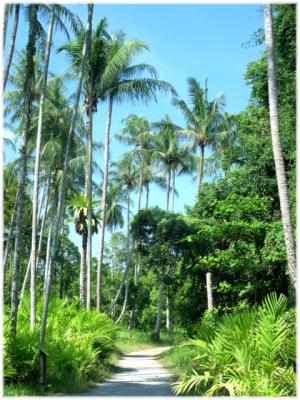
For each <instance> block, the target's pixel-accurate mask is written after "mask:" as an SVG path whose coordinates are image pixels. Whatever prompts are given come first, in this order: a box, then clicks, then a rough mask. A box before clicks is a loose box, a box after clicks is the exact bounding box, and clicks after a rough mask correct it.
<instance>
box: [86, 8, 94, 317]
mask: <svg viewBox="0 0 300 400" xmlns="http://www.w3.org/2000/svg"><path fill="white" fill-rule="evenodd" d="M93 9H94V5H93V4H92V3H91V4H88V13H89V15H91V16H92V15H93ZM90 24H91V33H92V18H91V19H90ZM91 54H92V34H89V35H88V42H87V60H88V64H89V65H88V67H89V68H88V69H89V82H88V98H89V102H88V116H87V117H88V119H89V130H88V132H87V134H88V141H87V146H88V151H87V165H88V167H87V168H88V180H87V196H88V211H87V217H88V221H87V222H88V224H87V228H88V235H87V250H86V251H87V254H86V255H87V266H86V268H87V284H86V290H87V295H86V307H87V309H88V310H89V309H90V308H91V268H92V234H93V233H92V201H93V194H92V179H93V176H92V174H93V170H92V163H93V147H92V146H93V101H94V89H93V75H92V73H93V71H92V63H91Z"/></svg>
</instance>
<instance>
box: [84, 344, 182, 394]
mask: <svg viewBox="0 0 300 400" xmlns="http://www.w3.org/2000/svg"><path fill="white" fill-rule="evenodd" d="M168 349H169V347H160V348H154V349H148V350H141V351H136V352H133V353H129V354H127V355H125V356H123V357H122V358H121V359H120V361H119V364H118V370H117V372H116V373H115V374H114V375H113V376H112V377H111V378H110V379H107V380H106V381H105V382H103V383H97V384H96V387H95V388H93V389H92V390H91V391H89V392H85V393H80V396H173V395H174V394H173V393H172V390H171V387H170V383H171V380H172V377H171V375H170V374H169V372H168V371H167V370H166V369H165V368H163V367H162V366H161V365H160V364H159V362H158V361H157V360H156V358H157V356H158V355H159V354H161V353H163V352H164V351H166V350H168Z"/></svg>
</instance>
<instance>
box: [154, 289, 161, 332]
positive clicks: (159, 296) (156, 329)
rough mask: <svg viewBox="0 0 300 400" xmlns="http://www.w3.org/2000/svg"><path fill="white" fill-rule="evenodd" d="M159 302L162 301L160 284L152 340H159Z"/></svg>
mask: <svg viewBox="0 0 300 400" xmlns="http://www.w3.org/2000/svg"><path fill="white" fill-rule="evenodd" d="M161 301H162V285H161V284H160V286H159V289H158V298H157V313H156V323H155V328H154V332H153V333H154V339H155V340H159V338H160V325H161Z"/></svg>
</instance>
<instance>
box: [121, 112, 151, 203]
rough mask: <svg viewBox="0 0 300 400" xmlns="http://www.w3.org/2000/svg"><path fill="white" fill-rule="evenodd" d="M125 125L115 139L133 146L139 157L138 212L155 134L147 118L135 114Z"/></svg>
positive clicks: (128, 118)
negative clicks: (147, 159) (146, 166)
mask: <svg viewBox="0 0 300 400" xmlns="http://www.w3.org/2000/svg"><path fill="white" fill-rule="evenodd" d="M122 123H123V124H124V125H125V126H124V128H123V129H122V131H121V133H119V134H116V135H115V138H116V139H117V140H118V141H119V142H121V143H125V144H127V145H129V146H133V150H132V152H133V154H134V155H136V156H137V157H138V160H139V165H140V179H139V186H138V206H137V209H138V211H139V210H140V208H141V198H142V189H143V184H144V167H145V156H146V153H147V151H148V152H149V151H151V139H152V136H153V134H152V133H151V132H150V125H149V122H148V121H147V119H146V118H145V117H138V116H137V115H135V114H131V115H129V116H128V117H127V118H124V119H123V120H122Z"/></svg>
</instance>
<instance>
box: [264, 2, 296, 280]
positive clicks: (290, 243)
mask: <svg viewBox="0 0 300 400" xmlns="http://www.w3.org/2000/svg"><path fill="white" fill-rule="evenodd" d="M264 15H265V42H266V50H267V62H268V63H267V65H268V89H269V110H270V127H271V137H272V147H273V154H274V162H275V169H276V177H277V185H278V194H279V200H280V209H281V217H282V223H283V230H284V238H285V246H286V252H287V260H288V273H289V277H290V280H291V283H292V285H293V286H294V287H295V286H296V251H295V241H294V236H293V227H292V222H291V214H290V207H289V199H288V190H287V179H286V174H285V167H284V159H283V155H282V149H281V143H280V135H279V119H278V115H279V113H278V97H277V84H276V64H275V56H274V38H273V30H272V29H273V28H272V6H271V4H266V5H265V9H264Z"/></svg>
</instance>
